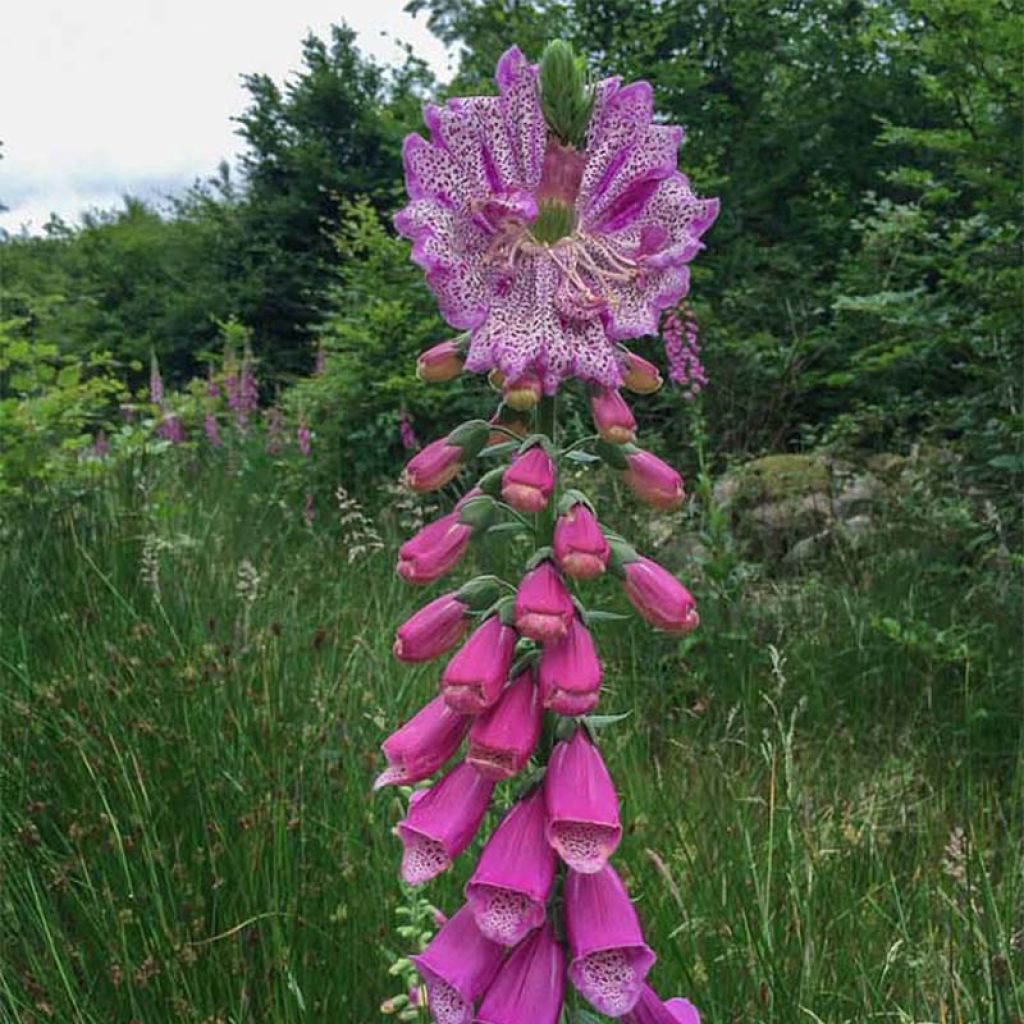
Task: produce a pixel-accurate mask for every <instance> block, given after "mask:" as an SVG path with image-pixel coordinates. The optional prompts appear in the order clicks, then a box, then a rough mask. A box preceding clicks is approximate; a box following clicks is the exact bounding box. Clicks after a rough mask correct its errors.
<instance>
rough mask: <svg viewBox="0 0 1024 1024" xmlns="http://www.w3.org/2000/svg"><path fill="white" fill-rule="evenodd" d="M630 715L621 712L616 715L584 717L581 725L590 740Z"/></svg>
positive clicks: (628, 712)
mask: <svg viewBox="0 0 1024 1024" xmlns="http://www.w3.org/2000/svg"><path fill="white" fill-rule="evenodd" d="M632 714H633V712H632V711H623V712H622V713H621V714H618V715H584V716H583V725H584V727H585V728H586V730H587V732H588V733H590V738H591V739H594V737H595V735H596V734H597V733H599V732H600V731H601V730H602V729H607V728H608V727H609V726H610V725H617V724H618V723H619V722H624V721H625V720H626V719H627V718H629V716H630V715H632Z"/></svg>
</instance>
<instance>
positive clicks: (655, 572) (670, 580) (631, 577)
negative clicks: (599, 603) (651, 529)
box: [623, 555, 700, 633]
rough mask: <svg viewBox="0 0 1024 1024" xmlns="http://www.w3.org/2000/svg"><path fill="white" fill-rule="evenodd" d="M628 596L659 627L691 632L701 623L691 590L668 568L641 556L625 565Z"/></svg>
mask: <svg viewBox="0 0 1024 1024" xmlns="http://www.w3.org/2000/svg"><path fill="white" fill-rule="evenodd" d="M623 572H624V574H625V578H624V587H625V590H626V596H627V597H628V598H629V600H630V602H631V603H632V605H633V607H634V608H635V609H636V610H637V611H638V612H639V613H640V614H641V615H642V616H643V617H644V618H645V619H646V620H647V621H648V622H649V623H650V624H651V625H652V626H654V627H655V628H656V629H663V630H665V631H666V632H669V633H689V632H691V630H694V629H696V628H697V626H699V625H700V616H699V615H698V614H697V608H696V605H695V604H694V600H693V596H692V595H691V594H690V592H689V591H688V590H687V589H686V587H684V586H683V585H682V583H680V582H679V580H677V579H676V578H675V576H673V575H672V573H670V572H669V571H668V570H667V569H664V568H662V567H661V566H660V565H658V563H657V562H652V561H651V560H650V559H649V558H644V557H643V556H642V555H640V556H638V557H637V559H636V561H633V562H627V563H626V564H625V566H624V567H623Z"/></svg>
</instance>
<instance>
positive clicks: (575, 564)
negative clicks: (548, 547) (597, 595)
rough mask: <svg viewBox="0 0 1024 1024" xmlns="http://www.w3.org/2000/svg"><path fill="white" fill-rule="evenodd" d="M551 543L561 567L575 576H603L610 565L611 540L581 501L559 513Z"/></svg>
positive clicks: (590, 577)
mask: <svg viewBox="0 0 1024 1024" xmlns="http://www.w3.org/2000/svg"><path fill="white" fill-rule="evenodd" d="M552 543H553V546H554V550H555V561H556V562H557V563H558V567H559V569H561V570H562V572H564V573H565V575H566V576H570V577H572V578H573V579H575V580H590V579H593V578H594V577H595V576H600V575H601V573H603V572H604V570H605V567H606V566H607V565H608V553H609V552H608V541H607V540H605V537H604V534H603V533H602V532H601V527H600V526H598V525H597V519H596V517H595V516H594V513H593V512H591V511H590V509H589V508H588V507H587V506H586V505H584V504H583V503H582V502H580V503H578V504H576V505H573V506H572V507H570V508H569V509H568V510H567V511H566V512H563V513H562V515H560V516H559V517H558V520H557V522H556V523H555V536H554V540H553V542H552Z"/></svg>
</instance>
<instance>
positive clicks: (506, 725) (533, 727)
mask: <svg viewBox="0 0 1024 1024" xmlns="http://www.w3.org/2000/svg"><path fill="white" fill-rule="evenodd" d="M543 714H544V709H543V707H542V706H541V703H540V694H539V693H538V690H537V687H536V685H535V684H534V681H533V678H532V676H531V674H530V673H529V672H523V673H521V674H520V675H519V676H518V678H517V679H516V680H515V681H514V682H513V683H512V685H511V686H509V687H507V688H506V689H505V692H504V693H502V695H501V696H500V697H499V698H498V702H497V704H495V705H493V706H492V707H490V708H488V709H487V710H486V711H484V712H483V713H482V714H480V715H478V716H477V717H476V718H475V719H474V721H473V725H472V727H471V728H470V732H469V746H468V747H467V749H466V760H467V761H468V762H469V763H470V764H471V765H473V767H474V768H476V770H477V771H478V772H480V773H481V774H482V775H486V776H487V777H488V778H491V779H495V780H497V779H508V778H511V777H512V776H513V775H515V774H516V773H517V772H519V771H521V770H522V768H523V766H524V765H525V764H526V762H527V761H529V760H530V755H531V754H532V753H533V750H534V747H536V746H537V740H538V739H539V738H540V726H541V718H542V717H543Z"/></svg>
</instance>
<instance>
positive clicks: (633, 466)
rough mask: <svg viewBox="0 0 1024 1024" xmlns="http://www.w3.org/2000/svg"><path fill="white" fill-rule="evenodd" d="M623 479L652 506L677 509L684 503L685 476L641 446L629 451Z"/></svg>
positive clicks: (622, 475) (668, 509)
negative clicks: (640, 448)
mask: <svg viewBox="0 0 1024 1024" xmlns="http://www.w3.org/2000/svg"><path fill="white" fill-rule="evenodd" d="M621 478H622V482H623V483H624V484H625V485H626V486H627V487H628V488H629V489H630V490H631V491H632V492H633V493H634V494H635V495H636V496H637V497H638V498H639V499H640V500H641V501H642V502H644V503H645V504H647V505H650V506H651V507H652V508H659V509H663V510H665V511H669V512H671V511H674V510H675V509H677V508H679V507H680V506H681V505H682V504H683V498H684V494H683V478H682V477H681V476H680V475H679V474H678V473H677V472H676V471H675V470H674V469H673V468H672V467H671V466H670V465H668V463H666V462H662V460H661V459H659V458H658V457H657V456H656V455H652V454H651V453H650V452H645V451H641V450H637V451H635V452H630V453H629V454H627V455H626V469H625V470H623V471H622V473H621Z"/></svg>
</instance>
